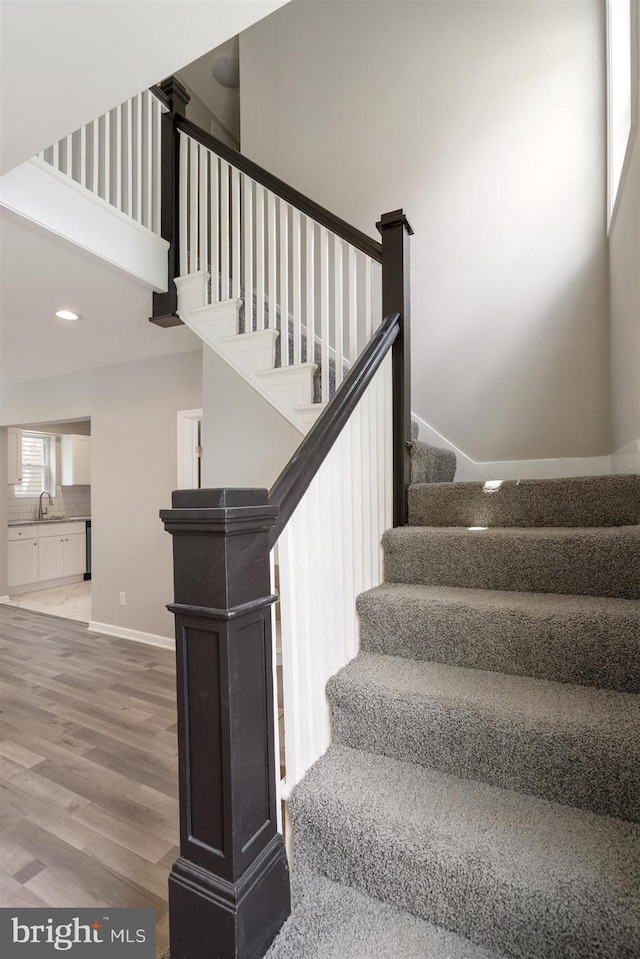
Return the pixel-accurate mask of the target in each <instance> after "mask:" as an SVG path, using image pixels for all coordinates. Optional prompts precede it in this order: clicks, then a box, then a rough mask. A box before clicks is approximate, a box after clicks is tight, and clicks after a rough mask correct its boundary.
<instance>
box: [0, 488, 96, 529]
mask: <svg viewBox="0 0 640 959" xmlns="http://www.w3.org/2000/svg"><path fill="white" fill-rule="evenodd" d="M38 500H39V497H37V496H16V495H15V493H14V490H13V486H10V487H9V496H8V502H7V519H8V521H9V523H18V522H21V521H26V520H32V519H37V518H38ZM44 505H48V501H47V499H46V497H45V498H44ZM49 515H50V516H51V515H59V516H91V487H90V486H57V487H56V495H55V496H54V497H53V504H52V505H51V506H49Z"/></svg>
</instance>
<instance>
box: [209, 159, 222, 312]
mask: <svg viewBox="0 0 640 959" xmlns="http://www.w3.org/2000/svg"><path fill="white" fill-rule="evenodd" d="M209 197H210V203H209V239H210V244H209V252H210V257H211V302H212V303H217V302H218V300H219V299H220V286H219V284H220V169H219V163H218V157H217V156H216V155H215V153H211V154H210V155H209Z"/></svg>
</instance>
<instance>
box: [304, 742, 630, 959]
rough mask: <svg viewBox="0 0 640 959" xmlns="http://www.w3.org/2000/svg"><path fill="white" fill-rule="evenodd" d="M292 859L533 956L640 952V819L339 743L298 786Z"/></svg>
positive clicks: (579, 957) (573, 958)
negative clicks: (583, 807)
mask: <svg viewBox="0 0 640 959" xmlns="http://www.w3.org/2000/svg"><path fill="white" fill-rule="evenodd" d="M290 809H291V812H292V816H293V820H294V824H295V829H296V840H295V842H296V863H297V867H298V868H300V866H302V868H304V869H314V870H316V871H318V872H321V873H323V874H325V875H327V876H328V878H330V879H332V880H334V881H337V882H343V883H347V884H351V885H353V886H355V887H357V888H359V889H360V890H361V891H363V892H365V893H366V894H368V895H370V896H373V897H377V898H379V899H382V900H384V901H387V902H390V903H391V904H392V905H395V906H397V907H399V908H401V909H406V910H408V911H409V912H411V913H413V914H414V915H417V916H419V917H421V918H423V919H427V920H428V921H430V922H434V923H436V924H437V925H440V926H443V927H445V928H447V929H450V930H451V931H453V932H456V933H458V934H459V935H462V936H466V937H467V938H469V939H472V940H473V941H474V942H477V943H479V944H480V945H482V946H484V947H485V948H488V949H492V950H495V951H497V952H504V953H506V954H507V955H509V956H511V957H514V959H517V957H523V959H524V957H528V959H557V957H559V956H562V957H563V959H591V957H594V959H595V957H604V956H606V957H607V959H632V957H636V956H637V955H638V954H640V894H639V892H638V875H640V830H639V829H638V827H637V826H635V825H633V824H631V823H628V822H623V821H622V820H618V819H613V818H611V817H607V816H597V815H596V814H594V813H591V812H587V811H585V810H580V809H574V808H572V807H568V806H563V805H560V804H557V803H553V802H548V801H546V800H543V799H538V798H535V797H532V796H525V795H522V794H520V793H516V792H512V791H507V790H503V789H499V788H497V787H494V786H488V785H485V784H483V783H479V782H474V781H470V780H464V779H459V778H457V777H454V776H450V775H447V774H443V773H439V772H435V771H433V770H430V769H425V768H424V767H421V766H418V765H415V764H412V763H407V762H401V761H398V760H394V759H389V758H387V757H383V756H379V755H375V754H371V753H365V752H361V751H359V750H353V749H349V748H347V747H344V746H332V747H331V748H330V749H329V751H328V752H327V753H326V754H325V755H324V756H323V757H322V758H321V759H320V760H319V761H318V762H317V763H316V764H315V765H314V766H313V767H312V768H311V770H310V771H309V773H308V774H307V776H306V777H305V778H304V780H303V781H302V782H301V783H300V784H299V785H298V787H297V788H296V789H295V790H294V793H293V795H292V798H291V801H290Z"/></svg>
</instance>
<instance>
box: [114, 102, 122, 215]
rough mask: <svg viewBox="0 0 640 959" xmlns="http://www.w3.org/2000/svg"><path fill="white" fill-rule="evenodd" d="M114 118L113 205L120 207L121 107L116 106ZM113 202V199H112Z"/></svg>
mask: <svg viewBox="0 0 640 959" xmlns="http://www.w3.org/2000/svg"><path fill="white" fill-rule="evenodd" d="M114 113H115V118H116V142H115V155H114V158H113V165H114V168H115V175H116V184H115V206H117V208H118V209H119V210H121V209H122V107H121V106H119V107H116V109H115V110H114ZM112 202H113V201H112Z"/></svg>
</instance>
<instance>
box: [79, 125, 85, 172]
mask: <svg viewBox="0 0 640 959" xmlns="http://www.w3.org/2000/svg"><path fill="white" fill-rule="evenodd" d="M79 173H80V186H83V187H86V185H87V128H86V126H84V127H81V129H80V170H79Z"/></svg>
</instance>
